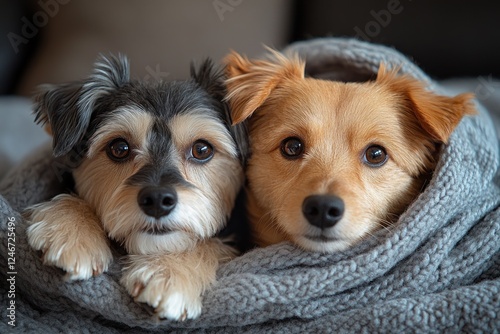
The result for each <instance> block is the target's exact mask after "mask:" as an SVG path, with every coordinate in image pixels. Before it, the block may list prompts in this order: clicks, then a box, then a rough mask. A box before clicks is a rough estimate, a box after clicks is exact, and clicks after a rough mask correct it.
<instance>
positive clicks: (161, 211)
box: [137, 186, 177, 219]
mask: <svg viewBox="0 0 500 334" xmlns="http://www.w3.org/2000/svg"><path fill="white" fill-rule="evenodd" d="M137 202H138V204H139V207H140V208H141V210H142V212H144V213H145V214H146V215H148V216H150V217H154V218H156V219H159V218H161V217H164V216H167V215H168V214H169V213H170V212H172V210H173V209H174V208H175V206H176V205H177V192H176V191H175V189H173V188H171V187H154V186H151V187H145V188H143V189H141V191H139V195H138V196H137Z"/></svg>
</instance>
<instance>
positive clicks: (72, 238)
mask: <svg viewBox="0 0 500 334" xmlns="http://www.w3.org/2000/svg"><path fill="white" fill-rule="evenodd" d="M28 212H29V213H30V215H31V217H30V220H31V222H32V224H31V226H29V227H28V230H27V234H28V242H29V244H30V245H31V247H33V248H34V249H35V250H41V251H42V253H43V262H44V264H47V265H53V266H56V267H58V268H61V269H63V270H64V271H66V273H67V274H66V279H69V280H83V279H88V278H90V277H92V276H96V275H99V274H101V273H103V272H104V271H106V270H107V269H108V265H109V264H110V263H111V261H112V258H113V257H112V254H111V250H110V248H109V245H108V240H107V238H106V234H105V233H104V230H103V228H102V227H101V223H100V221H99V219H98V218H97V216H96V215H95V213H94V212H93V210H92V209H91V208H90V207H89V205H88V204H87V203H86V202H84V201H83V200H81V199H79V198H77V197H74V196H71V195H59V196H57V197H55V198H54V199H52V201H50V202H47V203H42V204H39V205H37V206H34V207H32V208H30V209H29V210H28Z"/></svg>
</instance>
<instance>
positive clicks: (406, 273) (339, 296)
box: [0, 38, 500, 333]
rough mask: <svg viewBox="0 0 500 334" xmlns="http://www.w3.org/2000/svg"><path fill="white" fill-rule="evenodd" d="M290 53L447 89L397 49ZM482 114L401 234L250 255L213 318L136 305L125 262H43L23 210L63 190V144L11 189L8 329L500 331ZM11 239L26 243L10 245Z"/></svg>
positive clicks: (0, 234) (12, 178)
mask: <svg viewBox="0 0 500 334" xmlns="http://www.w3.org/2000/svg"><path fill="white" fill-rule="evenodd" d="M288 49H291V50H295V51H297V52H299V53H300V54H301V55H302V56H303V57H305V58H306V64H307V72H308V74H309V75H312V76H317V77H323V78H330V79H337V80H366V79H368V78H369V77H373V75H374V73H376V71H377V68H378V65H379V63H380V62H381V61H382V62H384V63H386V64H390V65H391V66H401V69H402V72H403V73H408V74H410V75H412V76H414V77H416V78H417V79H420V80H424V81H426V82H427V83H428V84H429V87H430V88H431V89H434V90H436V91H438V92H440V93H443V90H442V87H440V86H439V85H438V84H437V83H435V82H432V80H431V79H430V78H429V77H427V76H426V75H425V74H424V73H423V72H422V71H421V70H420V69H419V68H418V67H417V66H415V65H414V64H412V63H411V62H410V61H409V60H408V59H407V58H405V57H404V56H402V55H401V54H400V53H398V52H396V51H394V50H393V49H390V48H386V47H383V46H378V45H372V44H368V43H365V42H361V41H356V40H349V39H335V38H329V39H318V40H311V41H306V42H300V43H296V44H293V45H291V46H290V47H289V48H288ZM477 107H478V110H479V114H478V115H477V116H474V117H467V118H465V119H464V120H463V121H462V122H461V124H460V125H459V126H458V128H457V129H456V131H455V132H454V133H453V135H452V136H451V140H450V143H449V145H448V146H446V147H445V149H444V150H443V152H442V155H441V158H440V161H439V164H438V166H437V169H436V171H435V173H434V176H433V178H432V181H431V182H430V184H429V186H428V187H427V188H426V189H425V191H424V192H423V193H422V194H421V195H420V196H419V197H418V198H417V199H416V201H415V202H414V203H413V204H412V205H411V206H410V207H409V208H408V210H407V211H406V212H405V213H404V214H403V215H402V216H401V217H400V219H399V221H398V223H397V224H396V225H395V226H394V227H393V228H391V229H388V230H383V231H380V232H379V233H377V234H376V235H374V236H373V237H372V238H370V239H367V240H366V241H364V242H362V243H360V244H358V245H356V246H355V247H353V248H351V249H349V250H347V251H344V252H340V253H334V254H328V255H324V254H318V253H312V252H304V251H301V250H299V249H297V248H296V247H294V246H292V245H291V244H287V243H283V244H279V245H275V246H271V247H267V248H262V249H254V250H252V251H249V252H247V253H245V254H244V255H242V256H240V257H238V258H236V259H235V260H233V261H231V262H229V263H227V264H225V265H224V266H222V267H221V268H220V270H219V271H218V282H217V284H216V285H215V286H214V287H213V289H212V290H210V291H208V292H207V293H206V294H205V296H204V299H203V313H202V315H201V317H200V318H199V319H197V320H192V321H191V320H190V321H186V322H171V321H167V320H164V321H154V320H153V319H152V317H151V313H150V312H151V310H150V309H148V308H147V307H146V306H144V305H141V304H137V303H135V302H134V301H133V299H132V298H131V297H129V295H128V294H127V292H126V291H125V289H124V288H123V287H122V286H121V285H120V284H119V277H120V269H121V267H120V262H119V254H115V256H116V258H115V259H116V261H115V262H114V264H113V265H112V266H111V268H110V270H109V272H107V273H105V274H103V275H100V276H98V277H95V278H92V279H89V280H86V281H79V282H72V283H66V282H64V281H63V275H62V273H61V271H60V270H58V269H56V268H53V267H47V266H44V265H42V263H41V261H40V258H39V255H38V254H36V253H35V252H34V251H33V250H31V249H30V247H29V246H28V244H27V241H26V222H25V221H24V220H23V218H22V216H21V214H20V211H21V210H22V209H23V208H25V207H26V206H28V205H30V204H33V203H37V202H40V201H43V200H46V199H48V198H50V197H51V196H53V195H55V194H57V193H59V192H60V191H61V189H60V185H59V182H58V179H57V177H56V176H55V173H54V170H53V168H51V166H52V163H53V162H52V158H51V156H50V151H49V149H46V150H41V151H37V152H34V153H33V154H32V156H31V157H30V158H29V159H28V160H26V161H25V162H24V163H23V164H21V165H20V166H19V167H18V168H17V169H15V170H14V171H12V172H11V173H10V175H8V176H7V177H6V178H5V179H4V180H3V183H2V184H1V185H0V194H1V196H0V222H1V224H0V226H1V231H0V239H1V240H2V242H1V245H0V257H1V259H0V261H1V263H2V266H1V267H2V270H1V273H0V275H1V278H0V279H1V282H2V283H1V290H0V298H1V301H2V304H1V305H2V319H1V322H0V326H3V327H0V332H2V333H6V332H8V331H10V330H12V331H15V330H20V331H24V332H37V333H59V332H63V333H70V332H71V333H74V332H89V333H141V332H151V333H156V332H157V333H164V332H176V331H179V332H191V331H192V332H207V333H211V332H226V333H245V332H248V333H265V332H272V333H325V332H333V333H335V332H353V333H354V332H356V333H361V332H363V333H367V332H370V333H377V332H379V333H387V332H423V333H433V332H495V331H496V332H498V331H500V251H499V250H500V210H499V204H500V192H499V188H498V187H497V183H498V176H497V171H498V169H499V148H498V140H497V135H496V133H495V130H494V127H493V125H492V122H491V120H490V118H489V116H488V114H487V113H486V111H485V110H484V109H483V108H482V107H481V105H479V104H478V105H477ZM8 235H11V236H12V235H14V236H15V242H12V241H13V240H10V241H11V243H10V244H9V247H10V249H7V246H8V243H7V240H8ZM12 245H14V246H12ZM12 257H15V263H14V262H13V261H11V260H9V259H10V258H12ZM9 261H10V262H9ZM6 264H8V267H7V268H6ZM6 282H7V284H6ZM12 305H13V306H12ZM6 308H7V311H6ZM9 308H10V310H9ZM12 319H14V322H11V324H15V325H16V327H12V326H11V325H9V321H12Z"/></svg>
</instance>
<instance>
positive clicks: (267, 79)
mask: <svg viewBox="0 0 500 334" xmlns="http://www.w3.org/2000/svg"><path fill="white" fill-rule="evenodd" d="M225 63H226V65H227V69H226V74H227V77H228V79H227V81H226V85H227V88H228V95H227V100H228V101H229V103H230V105H231V109H232V117H233V120H234V123H239V122H243V121H245V120H247V122H248V127H249V136H250V151H251V156H250V158H249V162H248V167H247V179H248V187H247V188H248V189H247V193H248V211H249V215H250V223H251V225H252V230H253V238H254V241H255V242H256V243H257V244H258V245H260V246H267V245H270V244H274V243H278V242H281V241H285V240H288V241H291V242H293V243H295V244H297V245H298V246H300V247H302V248H304V249H307V250H313V251H320V252H334V251H339V250H343V249H345V248H347V247H350V246H351V245H353V244H354V243H356V242H357V241H359V240H360V239H362V238H364V237H366V236H368V235H370V234H371V233H372V232H373V231H374V230H376V229H377V228H380V227H381V226H387V225H388V224H391V223H394V222H395V221H396V220H397V217H398V216H399V215H400V214H401V213H402V212H403V211H404V210H405V208H406V207H407V206H408V205H409V204H410V203H411V202H412V201H413V200H414V199H415V197H416V196H417V195H418V193H419V192H420V191H421V190H422V188H423V187H424V185H425V182H426V180H428V178H429V175H430V174H431V173H432V170H433V169H434V167H435V165H436V158H437V154H438V152H439V147H440V145H441V144H444V143H446V142H447V141H448V138H449V136H450V134H451V132H452V131H453V129H454V128H455V127H456V126H457V125H458V123H459V121H460V120H461V118H462V117H463V116H464V115H467V114H473V113H474V108H473V105H472V103H471V102H470V99H471V98H472V95H471V94H462V95H458V96H456V97H445V96H438V95H436V94H434V93H431V92H429V91H427V90H426V89H425V87H424V85H423V83H421V82H418V81H417V80H415V79H413V78H411V77H409V76H398V75H397V73H396V71H387V70H386V69H385V68H384V66H381V67H380V70H379V73H378V76H377V79H376V80H375V81H370V82H365V83H343V82H333V81H326V80H319V79H314V78H306V77H304V62H303V61H301V60H300V59H299V58H298V57H297V56H295V55H291V56H288V57H287V56H284V55H282V54H280V53H278V52H275V51H272V52H271V56H270V58H269V59H267V60H256V61H253V60H249V59H247V58H245V57H243V56H240V55H239V54H237V53H234V52H233V53H232V54H230V55H228V56H227V57H226V59H225ZM286 138H298V139H299V140H301V142H302V144H303V148H304V152H303V154H302V155H301V156H300V157H299V158H296V159H288V158H285V157H284V154H283V151H282V150H283V143H284V141H285V139H286ZM371 145H379V146H382V147H383V148H385V151H386V153H387V156H388V160H387V161H386V162H385V163H384V164H383V165H381V166H378V167H374V166H369V165H367V164H366V163H365V161H364V160H363V159H364V158H363V155H364V154H365V152H366V149H367V147H370V146H371ZM311 195H321V196H323V195H328V196H336V197H338V198H340V199H341V200H342V201H343V203H344V204H345V211H344V212H343V215H342V218H341V219H340V220H339V221H338V222H337V223H336V224H335V225H334V226H333V227H331V228H324V229H323V228H322V229H320V228H318V227H316V226H312V225H311V224H310V223H309V222H308V220H307V219H306V217H305V216H304V214H303V210H302V207H303V205H304V203H305V199H306V198H307V197H308V196H311Z"/></svg>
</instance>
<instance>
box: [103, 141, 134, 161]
mask: <svg viewBox="0 0 500 334" xmlns="http://www.w3.org/2000/svg"><path fill="white" fill-rule="evenodd" d="M106 153H107V155H108V157H109V158H110V159H111V160H114V161H118V162H121V161H125V160H127V158H128V157H129V155H130V147H129V145H128V143H127V141H126V140H125V139H122V138H117V139H114V140H112V141H111V142H110V143H109V144H108V147H107V148H106Z"/></svg>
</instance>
